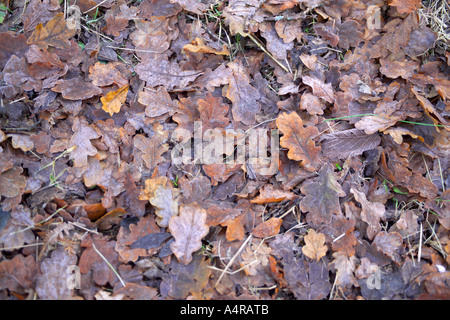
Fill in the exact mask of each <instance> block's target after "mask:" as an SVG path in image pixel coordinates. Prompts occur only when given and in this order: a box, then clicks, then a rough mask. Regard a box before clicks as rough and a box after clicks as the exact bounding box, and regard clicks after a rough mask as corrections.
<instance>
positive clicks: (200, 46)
mask: <svg viewBox="0 0 450 320" xmlns="http://www.w3.org/2000/svg"><path fill="white" fill-rule="evenodd" d="M183 50H184V51H189V52H198V53H213V54H218V55H226V56H228V55H230V51H229V50H228V48H227V46H226V45H225V44H224V45H223V46H222V50H221V51H218V50H216V49H213V48H211V47H208V46H207V45H206V44H205V42H204V41H203V40H202V39H201V38H195V40H193V41H191V43H189V44H186V45H185V46H184V47H183Z"/></svg>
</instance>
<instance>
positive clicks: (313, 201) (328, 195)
mask: <svg viewBox="0 0 450 320" xmlns="http://www.w3.org/2000/svg"><path fill="white" fill-rule="evenodd" d="M300 190H301V192H302V193H303V194H304V195H305V197H304V198H303V199H302V201H301V202H300V210H301V211H302V212H308V215H307V216H306V218H307V221H309V222H312V223H314V224H321V223H327V224H328V223H330V222H331V220H332V217H333V215H336V216H339V215H341V214H342V212H341V207H340V204H339V197H344V196H345V195H346V194H345V191H344V190H343V189H342V187H341V185H340V184H339V183H338V182H337V179H336V177H335V175H334V171H333V167H332V166H331V165H329V164H325V165H323V167H322V168H321V169H320V171H319V176H318V177H317V178H314V179H310V180H307V181H306V182H305V183H304V184H303V185H302V186H301V189H300Z"/></svg>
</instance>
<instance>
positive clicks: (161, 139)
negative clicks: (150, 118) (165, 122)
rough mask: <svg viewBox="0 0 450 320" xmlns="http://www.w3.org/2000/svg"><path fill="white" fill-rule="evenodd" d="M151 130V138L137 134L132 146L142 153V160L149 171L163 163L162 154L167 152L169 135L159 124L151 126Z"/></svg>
mask: <svg viewBox="0 0 450 320" xmlns="http://www.w3.org/2000/svg"><path fill="white" fill-rule="evenodd" d="M153 129H154V131H155V134H154V135H153V136H152V137H151V138H147V137H145V136H144V135H143V134H137V135H135V136H134V141H133V145H134V146H135V147H136V148H137V149H139V150H140V151H141V152H142V160H144V162H145V165H146V166H147V168H149V169H150V170H153V169H154V168H155V167H156V166H157V165H158V164H159V163H160V162H161V161H163V157H162V154H163V153H164V152H166V151H167V150H169V145H168V144H167V143H166V142H167V138H168V136H169V133H168V132H167V131H165V130H163V126H162V125H161V124H160V123H159V122H155V123H154V124H153Z"/></svg>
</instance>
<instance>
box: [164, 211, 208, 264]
mask: <svg viewBox="0 0 450 320" xmlns="http://www.w3.org/2000/svg"><path fill="white" fill-rule="evenodd" d="M169 231H170V233H171V234H172V236H173V237H174V238H175V242H173V243H171V245H170V249H171V250H172V252H173V253H174V254H175V256H176V257H177V259H178V261H180V262H181V263H183V264H185V265H187V264H189V262H191V260H192V253H194V252H195V251H197V250H198V249H200V248H201V247H202V242H201V240H202V239H203V238H204V237H205V236H206V235H207V234H208V232H209V227H208V226H207V225H206V210H205V209H202V208H201V207H200V206H199V205H198V204H191V205H181V207H180V214H179V216H174V217H172V218H170V220H169Z"/></svg>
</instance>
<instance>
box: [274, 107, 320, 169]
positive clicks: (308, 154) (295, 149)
mask: <svg viewBox="0 0 450 320" xmlns="http://www.w3.org/2000/svg"><path fill="white" fill-rule="evenodd" d="M277 127H278V129H280V131H281V132H282V133H283V137H282V138H281V139H280V145H281V146H282V147H284V148H288V149H289V152H288V157H289V159H291V160H295V161H303V162H302V164H303V165H304V167H305V169H307V170H308V171H314V170H315V169H316V167H317V166H318V164H319V162H320V158H319V155H320V151H321V148H320V147H316V145H315V143H314V141H313V140H312V138H313V137H315V136H316V135H317V134H318V133H319V130H318V129H317V128H316V127H313V126H309V127H306V128H304V127H303V121H302V119H301V118H300V116H299V115H298V114H297V113H296V112H291V113H290V114H287V113H285V112H284V113H282V114H280V115H279V116H278V118H277Z"/></svg>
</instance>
